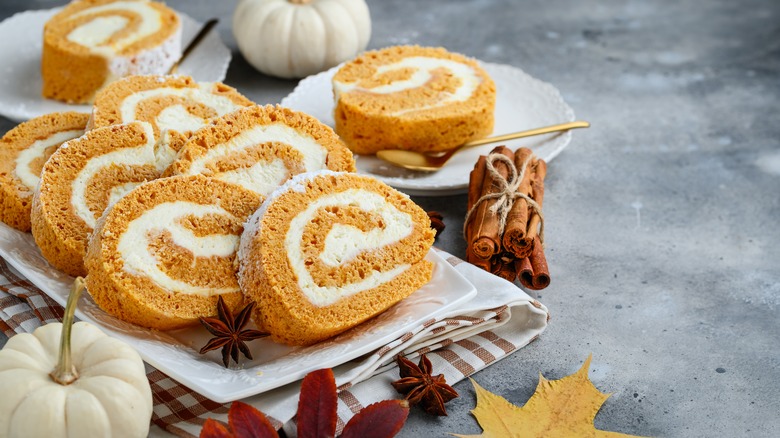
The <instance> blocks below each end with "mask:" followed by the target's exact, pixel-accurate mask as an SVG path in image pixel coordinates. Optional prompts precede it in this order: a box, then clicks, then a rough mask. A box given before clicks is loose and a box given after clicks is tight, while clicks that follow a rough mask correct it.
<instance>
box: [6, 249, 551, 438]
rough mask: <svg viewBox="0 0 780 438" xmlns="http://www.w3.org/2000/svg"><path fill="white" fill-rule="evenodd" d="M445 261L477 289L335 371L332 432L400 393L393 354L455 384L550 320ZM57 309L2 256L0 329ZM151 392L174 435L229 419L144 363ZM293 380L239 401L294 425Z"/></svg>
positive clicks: (159, 421)
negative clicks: (425, 364) (420, 360)
mask: <svg viewBox="0 0 780 438" xmlns="http://www.w3.org/2000/svg"><path fill="white" fill-rule="evenodd" d="M440 255H442V256H443V257H444V258H445V259H447V262H448V263H450V264H451V265H452V266H453V267H454V268H455V269H456V270H457V271H458V272H460V273H461V274H462V275H463V276H465V277H466V279H468V280H469V281H470V282H471V283H472V284H474V285H475V286H476V287H477V289H478V294H477V296H476V297H475V298H474V299H472V300H471V301H469V302H467V303H465V304H463V305H461V306H459V307H458V308H457V309H455V310H454V311H452V312H450V313H449V314H447V315H444V316H442V317H440V318H437V319H431V320H429V321H427V322H425V323H424V324H422V325H421V326H419V327H417V328H415V329H414V330H412V331H410V332H408V333H405V334H404V335H402V336H401V337H399V338H398V339H396V340H394V341H392V342H390V343H389V344H387V345H385V346H383V347H381V348H379V349H378V350H376V351H375V352H374V353H372V354H370V355H368V356H366V357H364V358H362V359H361V360H360V361H359V362H349V363H347V364H344V365H341V366H338V367H336V368H335V369H334V373H335V374H336V382H337V384H338V385H339V390H340V392H339V409H338V414H339V419H338V432H339V433H340V432H341V429H342V428H343V427H344V425H345V424H346V423H347V421H349V419H350V418H351V417H352V416H353V415H354V414H355V413H357V412H359V411H360V410H361V409H362V408H363V407H364V406H367V405H369V404H371V403H374V402H376V401H380V400H385V399H391V398H398V397H399V395H398V394H397V393H396V392H395V390H394V389H393V387H392V386H391V385H390V383H391V382H392V381H394V380H396V379H398V370H397V367H396V366H395V365H394V358H395V356H396V355H398V354H399V353H403V354H405V355H406V356H407V357H409V358H410V359H412V360H414V358H416V357H417V356H419V355H420V354H422V353H426V354H427V355H428V357H429V358H430V359H431V362H432V363H433V368H434V369H435V370H436V372H437V373H438V372H441V373H443V374H444V376H445V378H446V379H447V382H448V383H452V384H454V383H455V382H458V381H460V380H461V379H463V378H464V377H466V376H469V375H471V374H473V373H475V372H477V371H479V370H481V369H483V368H485V367H487V366H488V365H490V364H492V363H493V362H495V361H497V360H500V359H502V358H504V357H506V356H508V355H509V354H511V353H513V352H514V351H516V350H518V349H519V348H522V347H523V346H525V345H527V344H528V343H529V342H531V341H533V340H534V339H536V337H537V336H539V334H540V333H541V332H542V331H544V329H545V328H546V326H547V320H548V318H549V316H548V313H547V309H546V308H545V307H544V306H543V305H542V304H541V303H539V302H538V301H536V300H534V299H532V298H531V297H529V296H528V295H526V294H525V293H524V292H523V291H522V290H520V289H518V288H517V287H516V286H514V285H512V284H510V283H508V282H506V281H505V280H502V279H500V278H498V277H496V276H494V275H492V274H488V273H486V272H485V271H482V270H480V269H478V268H476V267H474V266H472V265H470V264H468V263H465V262H463V261H462V260H460V259H458V258H456V257H454V256H451V255H449V254H447V253H445V252H440ZM61 317H62V307H60V306H59V305H58V304H57V303H55V302H54V301H53V300H51V299H50V298H49V297H47V296H46V295H45V294H44V293H43V292H41V290H40V289H38V288H37V287H35V286H34V285H33V284H32V283H30V282H29V281H28V280H26V279H25V278H23V277H22V275H21V274H19V272H17V271H16V270H15V269H13V267H11V266H9V265H8V264H7V263H6V262H5V260H3V259H2V258H0V330H3V332H4V333H5V334H6V335H7V336H9V337H10V336H13V335H14V334H16V333H22V332H31V331H33V330H35V328H37V327H38V326H40V325H41V324H45V323H48V322H54V321H59V320H60V318H61ZM146 370H147V377H148V378H149V383H150V384H151V387H152V394H153V397H154V413H153V416H152V422H153V423H154V424H155V425H157V426H159V427H160V428H162V429H164V430H166V431H168V432H170V433H172V434H174V435H178V436H193V435H198V434H199V432H200V428H201V426H202V424H203V422H204V421H205V420H206V418H216V419H218V420H222V421H227V411H228V407H229V405H228V404H223V403H217V402H214V401H211V400H209V399H207V398H205V397H203V396H201V395H200V394H198V393H196V392H194V391H192V390H190V389H189V388H187V387H185V386H183V385H181V384H179V383H177V382H175V381H174V380H172V379H171V378H169V377H168V376H166V375H165V374H164V373H162V372H160V371H159V370H156V369H154V368H152V367H151V366H149V365H147V367H146ZM298 385H299V384H298V383H294V384H290V385H287V386H284V387H282V388H278V389H275V390H272V391H269V392H266V393H263V394H260V395H257V396H254V397H250V398H248V399H245V400H244V401H245V402H247V403H250V404H252V405H254V406H255V407H257V408H258V409H260V410H261V411H263V412H264V413H265V414H266V415H267V416H268V417H269V419H271V422H272V423H273V424H274V425H275V426H277V427H282V426H284V427H285V429H288V430H294V428H295V420H294V418H293V417H294V415H295V411H296V409H297V405H298Z"/></svg>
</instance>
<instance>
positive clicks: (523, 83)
mask: <svg viewBox="0 0 780 438" xmlns="http://www.w3.org/2000/svg"><path fill="white" fill-rule="evenodd" d="M480 64H481V65H482V67H483V68H484V69H485V70H486V71H487V72H488V74H489V75H490V76H491V77H492V78H493V80H494V81H495V82H496V90H497V96H496V112H495V117H496V121H495V127H494V130H493V135H501V134H507V133H509V132H515V131H522V130H526V129H532V128H538V127H541V126H546V125H553V124H556V123H565V122H571V121H574V110H572V109H571V107H569V105H567V104H566V102H564V101H563V98H562V97H561V93H560V92H559V91H558V90H557V89H556V88H555V87H553V86H552V85H550V84H548V83H546V82H542V81H540V80H538V79H535V78H533V77H531V76H529V75H528V74H526V73H525V72H523V71H522V70H520V69H519V68H517V67H513V66H510V65H503V64H491V63H488V62H481V63H480ZM338 69H339V66H337V67H333V68H331V69H330V70H328V71H325V72H322V73H319V74H316V75H314V76H309V77H308V78H305V79H303V80H301V82H300V83H299V84H298V86H297V87H295V89H294V90H293V92H292V93H290V95H289V96H287V97H285V98H284V99H282V103H281V104H282V106H286V107H289V108H292V109H295V110H298V111H303V112H305V113H307V114H310V115H312V116H314V117H316V118H318V119H320V121H322V122H323V123H325V124H327V125H328V126H330V127H333V126H334V121H333V106H334V103H333V91H332V88H331V80H332V78H333V75H334V74H336V71H337V70H338ZM570 141H571V132H564V133H559V134H547V135H541V136H538V137H531V138H524V139H519V140H512V141H508V142H504V143H502V144H505V145H506V146H508V147H510V148H512V149H517V148H519V147H522V146H525V147H529V148H531V149H533V150H534V152H535V153H536V155H537V156H539V157H541V158H543V159H544V160H545V161H547V162H549V161H550V160H552V159H553V158H555V157H556V156H557V155H558V154H559V153H561V151H562V150H563V149H564V148H565V147H566V146H567V145H568V144H569V142H570ZM494 147H496V145H495V144H492V145H485V146H479V147H475V148H471V149H467V150H464V151H462V152H459V153H458V154H456V155H455V156H454V157H452V158H451V159H450V161H449V162H448V163H447V165H446V166H444V168H443V169H441V170H439V171H438V172H435V173H426V172H415V171H410V170H406V169H401V168H399V167H395V166H393V165H390V164H388V163H386V162H384V161H382V160H380V159H378V158H376V157H375V156H373V155H360V156H357V157H356V158H357V168H358V173H363V174H366V175H371V176H374V177H376V178H378V179H380V180H382V181H384V182H385V183H387V184H389V185H391V186H393V187H395V188H397V189H400V190H402V191H404V192H406V193H408V194H410V195H421V196H439V195H448V194H458V193H465V192H466V190H467V189H468V184H469V172H471V170H472V169H473V168H474V163H476V161H477V159H478V158H479V156H480V155H487V154H488V153H489V152H490V150H491V149H493V148H494Z"/></svg>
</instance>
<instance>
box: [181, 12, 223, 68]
mask: <svg viewBox="0 0 780 438" xmlns="http://www.w3.org/2000/svg"><path fill="white" fill-rule="evenodd" d="M217 23H219V19H218V18H212V19H211V20H209V21H207V22H205V23H204V24H203V27H201V28H200V30H199V31H198V33H197V34H196V35H195V37H193V38H192V40H191V41H190V43H189V44H187V47H185V48H184V51H183V52H182V53H181V57H180V58H179V59H177V60H176V62H175V63H174V64H173V65H172V66H171V68H170V69H168V74H169V75H172V74H174V73H176V72H177V71H178V70H179V65H181V63H182V61H184V59H185V58H186V57H187V56H189V55H190V53H192V50H193V49H195V47H197V46H198V44H200V42H201V40H203V38H204V37H205V36H206V35H207V34H208V33H209V32H210V31H211V29H213V28H214V26H216V25H217Z"/></svg>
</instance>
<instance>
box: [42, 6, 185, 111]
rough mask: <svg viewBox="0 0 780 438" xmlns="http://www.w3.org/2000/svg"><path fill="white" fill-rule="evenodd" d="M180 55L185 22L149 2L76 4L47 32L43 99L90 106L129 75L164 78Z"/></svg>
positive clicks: (48, 26) (59, 15) (51, 22)
mask: <svg viewBox="0 0 780 438" xmlns="http://www.w3.org/2000/svg"><path fill="white" fill-rule="evenodd" d="M180 56H181V22H180V19H179V16H178V15H176V12H174V11H173V10H172V9H170V8H168V7H166V6H165V5H163V4H162V3H157V2H151V1H147V0H76V1H73V2H71V3H70V4H68V5H67V6H65V8H63V9H62V11H60V12H59V13H57V15H55V16H54V17H52V18H51V19H50V20H49V21H48V22H47V23H46V25H45V26H44V28H43V56H42V59H41V74H42V77H43V97H47V98H50V99H57V100H62V101H65V102H71V103H88V102H92V100H93V99H94V97H95V93H97V91H98V90H100V89H101V88H103V87H104V86H106V85H107V84H108V83H110V82H111V81H113V80H116V79H117V78H121V77H124V76H128V75H139V74H164V73H166V72H167V71H168V70H169V69H170V68H171V67H172V66H173V64H174V63H175V62H176V60H177V59H179V57H180Z"/></svg>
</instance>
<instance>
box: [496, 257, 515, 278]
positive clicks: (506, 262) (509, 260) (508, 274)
mask: <svg viewBox="0 0 780 438" xmlns="http://www.w3.org/2000/svg"><path fill="white" fill-rule="evenodd" d="M490 272H491V273H493V274H494V275H497V276H499V277H501V278H503V279H504V280H506V281H509V282H514V281H515V278H517V270H516V269H515V258H514V256H513V255H512V254H509V253H507V254H501V255H499V256H496V257H493V259H492V263H491V266H490Z"/></svg>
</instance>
